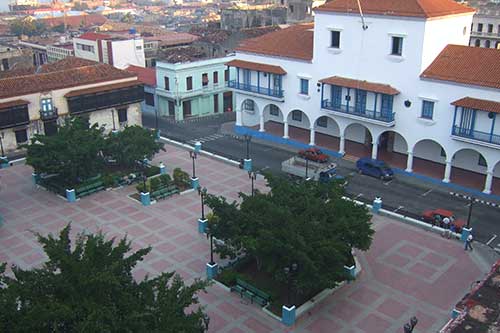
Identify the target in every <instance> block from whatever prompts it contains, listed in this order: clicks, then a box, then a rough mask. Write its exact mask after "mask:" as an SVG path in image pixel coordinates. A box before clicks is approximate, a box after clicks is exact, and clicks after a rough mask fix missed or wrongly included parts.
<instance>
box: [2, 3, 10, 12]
mask: <svg viewBox="0 0 500 333" xmlns="http://www.w3.org/2000/svg"><path fill="white" fill-rule="evenodd" d="M9 2H10V0H0V12H6V11H8V10H9Z"/></svg>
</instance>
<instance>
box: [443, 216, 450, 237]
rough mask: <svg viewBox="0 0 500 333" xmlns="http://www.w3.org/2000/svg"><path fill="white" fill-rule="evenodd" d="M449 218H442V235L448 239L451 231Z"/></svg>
mask: <svg viewBox="0 0 500 333" xmlns="http://www.w3.org/2000/svg"><path fill="white" fill-rule="evenodd" d="M450 223H451V221H450V219H449V218H448V217H447V216H446V217H445V218H444V219H443V229H444V231H443V237H446V238H448V239H450V238H451V231H450Z"/></svg>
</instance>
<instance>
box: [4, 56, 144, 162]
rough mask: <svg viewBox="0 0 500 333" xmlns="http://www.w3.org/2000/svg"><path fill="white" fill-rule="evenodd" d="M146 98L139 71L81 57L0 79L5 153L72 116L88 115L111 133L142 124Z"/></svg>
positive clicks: (51, 132)
mask: <svg viewBox="0 0 500 333" xmlns="http://www.w3.org/2000/svg"><path fill="white" fill-rule="evenodd" d="M143 100H144V89H143V86H142V84H141V83H140V82H139V81H138V80H137V76H136V75H135V74H133V73H129V72H126V71H122V70H118V69H116V68H114V67H113V66H110V65H106V64H99V63H94V62H90V61H83V60H81V59H76V58H67V59H65V60H61V61H60V62H56V63H54V64H49V65H45V66H42V68H41V70H39V71H38V72H36V73H32V74H27V75H23V76H22V77H8V78H4V79H0V138H1V150H2V155H7V154H9V153H15V152H16V151H17V150H19V147H20V145H22V144H25V143H27V142H28V141H29V139H30V138H31V137H32V136H33V135H34V134H45V135H51V134H53V133H54V132H56V131H57V125H61V124H62V123H63V122H64V120H65V119H66V118H68V117H73V116H77V117H82V118H84V119H87V120H88V122H89V124H94V123H97V124H99V125H103V126H105V128H106V130H108V131H110V130H120V129H121V128H123V127H124V126H126V125H130V126H132V125H141V124H142V121H141V107H140V103H141V102H142V101H143Z"/></svg>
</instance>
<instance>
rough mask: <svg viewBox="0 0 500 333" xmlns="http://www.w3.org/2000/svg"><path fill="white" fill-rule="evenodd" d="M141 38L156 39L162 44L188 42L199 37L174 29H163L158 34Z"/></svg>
mask: <svg viewBox="0 0 500 333" xmlns="http://www.w3.org/2000/svg"><path fill="white" fill-rule="evenodd" d="M143 38H144V41H148V40H150V41H153V40H157V41H159V42H160V45H162V46H163V45H166V46H172V45H179V44H189V43H192V42H194V41H196V40H198V39H199V37H198V36H195V35H193V34H189V33H187V32H175V31H165V32H162V33H161V34H158V35H154V36H144V37H143Z"/></svg>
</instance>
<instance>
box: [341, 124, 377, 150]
mask: <svg viewBox="0 0 500 333" xmlns="http://www.w3.org/2000/svg"><path fill="white" fill-rule="evenodd" d="M342 134H343V137H344V138H345V153H346V154H348V155H353V156H357V157H368V156H371V150H372V143H373V134H372V132H371V131H370V129H369V128H368V127H366V126H365V125H363V124H360V123H350V124H349V125H347V126H346V127H345V128H344V131H343V132H342Z"/></svg>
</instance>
